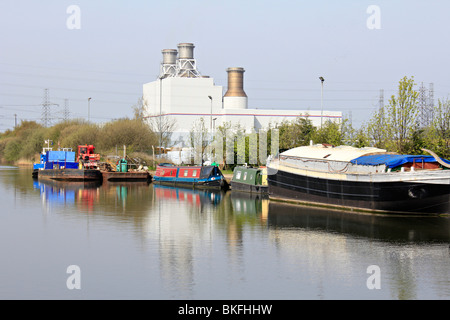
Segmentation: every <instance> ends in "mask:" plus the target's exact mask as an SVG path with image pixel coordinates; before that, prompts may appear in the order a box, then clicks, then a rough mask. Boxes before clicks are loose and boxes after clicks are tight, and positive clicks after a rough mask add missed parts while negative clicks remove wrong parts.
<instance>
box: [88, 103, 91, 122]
mask: <svg viewBox="0 0 450 320" xmlns="http://www.w3.org/2000/svg"><path fill="white" fill-rule="evenodd" d="M91 99H92V98H88V122H91Z"/></svg>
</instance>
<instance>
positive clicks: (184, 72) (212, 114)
mask: <svg viewBox="0 0 450 320" xmlns="http://www.w3.org/2000/svg"><path fill="white" fill-rule="evenodd" d="M162 54H163V61H162V63H161V73H160V75H159V77H158V79H156V80H155V81H152V82H149V83H146V84H144V85H143V100H144V116H145V117H146V118H147V119H148V120H149V121H151V120H153V121H155V123H158V122H159V121H160V120H161V121H167V120H172V119H173V120H175V122H176V126H175V130H174V131H175V132H176V133H178V134H181V135H183V134H186V133H189V132H190V131H191V130H192V129H193V126H194V123H195V122H196V121H198V120H199V119H200V118H204V121H205V124H206V125H207V128H208V129H210V132H213V131H214V129H215V128H217V127H218V126H220V125H223V124H224V123H227V122H228V123H230V124H231V125H232V126H234V125H237V124H239V125H240V126H241V127H243V128H245V130H246V131H247V132H255V131H256V132H258V131H259V130H260V129H268V127H269V124H270V125H271V126H272V128H273V127H274V125H275V124H276V123H280V122H282V121H283V120H289V121H291V120H294V119H295V118H296V117H298V116H303V117H309V119H311V120H312V123H313V125H315V126H320V124H321V122H325V121H327V120H332V121H341V119H342V112H337V111H321V110H278V109H276V110H274V109H251V108H248V99H247V95H246V93H245V92H244V72H245V70H244V69H243V68H240V67H234V68H228V69H227V73H228V87H227V91H226V93H225V94H224V88H223V87H222V86H218V85H215V84H214V79H213V78H210V77H208V76H202V75H201V74H200V73H199V71H198V70H197V66H196V60H195V59H194V45H193V44H192V43H180V44H179V45H178V50H176V49H164V50H162ZM173 120H172V121H173ZM176 136H177V135H176V134H175V135H174V137H173V138H174V139H175V140H176V139H177V138H176Z"/></svg>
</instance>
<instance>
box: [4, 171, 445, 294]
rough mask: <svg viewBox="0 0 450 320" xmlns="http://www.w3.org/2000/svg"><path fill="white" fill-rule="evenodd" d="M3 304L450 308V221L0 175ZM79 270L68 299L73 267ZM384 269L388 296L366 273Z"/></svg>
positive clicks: (21, 174)
mask: <svg viewBox="0 0 450 320" xmlns="http://www.w3.org/2000/svg"><path fill="white" fill-rule="evenodd" d="M0 201H1V202H0V203H1V207H2V209H1V211H0V212H1V213H0V253H1V264H0V299H275V300H276V299H449V298H450V249H449V244H450V218H448V217H432V218H431V217H428V218H427V217H425V218H424V217H422V218H419V217H389V216H375V215H360V214H352V213H346V212H339V211H327V210H324V209H317V208H308V207H299V206H291V205H286V204H281V203H275V202H269V201H268V200H266V199H258V198H255V197H250V196H248V195H245V194H237V193H233V192H227V193H213V192H205V191H193V190H189V189H176V188H168V187H161V186H156V185H153V184H146V183H108V184H103V185H95V184H94V185H87V184H79V183H75V184H74V183H70V184H69V183H43V182H40V181H39V182H38V181H35V180H33V179H32V178H31V171H30V169H18V168H14V167H0ZM71 265H77V266H78V267H79V268H80V277H79V280H80V284H81V288H80V289H73V290H69V289H68V287H67V284H66V281H67V279H68V278H69V277H70V276H71V274H70V273H67V268H68V266H71ZM371 265H376V266H378V267H379V270H380V272H379V275H380V278H379V279H380V282H379V283H380V289H372V290H371V289H369V288H368V286H367V280H368V278H369V277H371V273H368V272H367V268H368V267H369V266H371Z"/></svg>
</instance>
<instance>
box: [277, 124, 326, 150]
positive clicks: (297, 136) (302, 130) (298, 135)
mask: <svg viewBox="0 0 450 320" xmlns="http://www.w3.org/2000/svg"><path fill="white" fill-rule="evenodd" d="M277 129H278V130H279V134H280V149H291V148H295V147H299V146H306V145H308V144H309V142H310V140H312V139H313V138H314V135H315V133H316V130H317V129H316V128H315V127H314V126H313V124H312V121H311V120H310V119H309V118H308V117H306V118H304V117H302V116H299V117H297V118H295V120H294V121H283V122H281V123H280V124H279V125H278V126H277Z"/></svg>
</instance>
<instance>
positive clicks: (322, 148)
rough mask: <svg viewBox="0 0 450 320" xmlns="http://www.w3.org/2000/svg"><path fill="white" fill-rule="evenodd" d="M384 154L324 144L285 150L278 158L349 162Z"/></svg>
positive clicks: (377, 151) (367, 148)
mask: <svg viewBox="0 0 450 320" xmlns="http://www.w3.org/2000/svg"><path fill="white" fill-rule="evenodd" d="M380 153H386V150H385V149H379V148H372V147H365V148H355V147H351V146H338V147H333V146H329V145H325V144H317V145H312V146H304V147H297V148H293V149H290V150H287V151H285V152H283V153H281V154H280V156H288V157H298V158H308V159H317V160H319V159H320V160H324V159H326V160H333V161H345V162H349V161H351V160H353V159H356V158H359V157H361V156H365V155H369V154H380Z"/></svg>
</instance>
